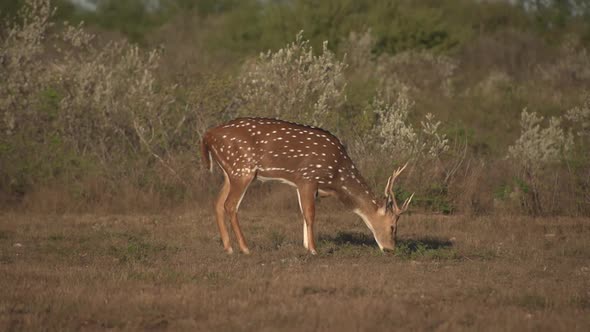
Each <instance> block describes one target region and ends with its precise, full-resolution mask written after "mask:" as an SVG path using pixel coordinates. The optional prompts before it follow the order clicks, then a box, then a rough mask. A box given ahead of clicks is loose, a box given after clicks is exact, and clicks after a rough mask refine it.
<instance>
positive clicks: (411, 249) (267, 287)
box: [0, 199, 590, 331]
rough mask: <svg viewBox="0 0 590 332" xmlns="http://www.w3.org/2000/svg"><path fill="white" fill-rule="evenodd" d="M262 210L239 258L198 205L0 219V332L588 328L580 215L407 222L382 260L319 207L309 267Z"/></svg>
mask: <svg viewBox="0 0 590 332" xmlns="http://www.w3.org/2000/svg"><path fill="white" fill-rule="evenodd" d="M269 201H270V199H266V200H264V201H263V202H262V203H260V202H254V201H253V200H246V201H245V206H244V207H243V208H242V212H241V216H242V227H243V229H244V231H245V235H246V239H247V240H249V242H250V246H251V249H253V250H252V251H253V254H252V255H250V256H244V255H241V254H236V255H233V256H228V255H225V254H224V253H223V251H222V248H221V245H220V243H219V240H218V234H217V230H216V226H215V225H214V221H213V217H212V213H211V209H210V208H201V209H195V210H194V211H192V212H190V213H174V214H172V213H171V214H163V215H64V216H61V215H51V216H45V215H32V214H8V213H4V214H2V215H0V275H2V278H0V330H4V331H11V330H102V329H115V330H130V329H131V330H135V329H150V330H151V329H154V330H171V331H175V330H203V331H210V330H231V331H236V330H256V331H258V330H271V331H275V330H296V331H302V330H304V331H309V330H392V329H407V330H417V329H419V330H522V329H528V330H580V331H582V330H586V331H587V330H588V329H589V328H590V291H589V290H590V259H589V258H590V243H589V242H588V238H589V236H590V221H589V220H587V219H573V218H547V219H532V218H523V217H517V218H511V217H498V218H492V217H482V218H468V217H461V216H455V217H443V216H429V215H411V216H407V217H404V219H403V220H402V226H401V228H400V230H399V235H400V236H401V240H402V241H401V243H400V245H399V250H398V252H397V253H396V254H395V255H383V254H382V253H381V252H380V251H379V250H378V248H377V246H376V245H375V244H374V242H373V240H372V239H371V238H370V237H369V232H368V230H367V229H366V227H365V226H364V225H362V223H361V222H360V221H359V220H358V218H357V217H356V216H354V215H353V214H349V213H346V214H345V213H342V212H337V210H336V209H331V208H330V206H327V205H329V203H328V204H327V202H326V201H323V202H322V203H321V204H320V208H319V216H318V233H319V241H318V249H319V252H320V254H319V256H317V257H311V256H309V255H307V254H305V250H304V249H303V247H302V245H301V242H302V239H301V228H302V227H301V222H300V219H301V218H300V216H299V214H298V213H297V212H296V211H294V209H291V208H286V209H279V210H275V212H269V210H271V209H270V206H268V205H265V204H268V203H269ZM253 203H254V204H256V205H259V207H262V208H266V209H260V208H256V209H255V208H253ZM260 205H262V206H260ZM265 210H266V211H267V212H263V211H265Z"/></svg>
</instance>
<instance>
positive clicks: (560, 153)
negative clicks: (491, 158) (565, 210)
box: [508, 109, 574, 214]
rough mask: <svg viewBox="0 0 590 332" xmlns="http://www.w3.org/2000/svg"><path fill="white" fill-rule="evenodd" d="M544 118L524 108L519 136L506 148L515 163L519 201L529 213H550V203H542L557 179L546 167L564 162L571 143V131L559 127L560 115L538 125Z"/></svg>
mask: <svg viewBox="0 0 590 332" xmlns="http://www.w3.org/2000/svg"><path fill="white" fill-rule="evenodd" d="M543 120H544V118H543V117H542V116H539V115H537V114H536V113H535V112H531V113H529V112H527V110H526V109H524V110H523V111H522V114H521V119H520V126H521V135H520V137H519V138H518V139H517V140H516V142H515V143H514V145H512V146H510V147H509V148H508V157H509V158H510V159H512V160H513V161H514V162H515V163H516V164H517V165H518V167H517V170H518V174H517V181H516V183H517V189H518V190H519V191H521V192H523V193H524V195H521V196H520V199H521V203H522V205H523V207H524V208H525V209H526V211H527V212H528V213H531V214H542V213H547V212H549V209H550V208H551V207H552V206H550V205H549V204H545V203H546V202H547V201H548V200H550V198H551V197H554V195H555V192H556V189H555V188H556V182H557V181H558V178H557V176H554V177H553V178H550V173H549V169H550V167H551V166H557V165H558V164H559V163H560V162H562V161H564V160H565V158H566V154H567V153H568V152H569V151H570V150H571V149H572V148H573V144H574V142H573V135H572V133H571V132H566V131H565V130H564V129H563V128H561V119H560V118H557V117H553V118H551V119H550V120H549V123H548V125H547V127H545V128H542V127H541V123H542V122H543ZM554 169H555V168H554ZM554 174H557V173H554ZM552 212H555V211H552Z"/></svg>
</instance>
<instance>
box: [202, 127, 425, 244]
mask: <svg viewBox="0 0 590 332" xmlns="http://www.w3.org/2000/svg"><path fill="white" fill-rule="evenodd" d="M201 153H202V156H203V160H204V164H205V166H206V167H207V168H208V169H209V170H210V171H211V172H213V163H212V160H213V161H215V162H216V163H217V165H218V166H219V168H221V171H222V173H223V177H224V182H223V186H222V188H221V190H220V192H219V196H218V197H217V200H216V201H215V203H214V209H215V217H216V221H217V226H218V228H219V233H220V236H221V242H222V243H223V248H224V250H225V251H226V252H227V253H228V254H231V253H233V249H232V246H231V243H230V238H229V233H228V230H227V227H226V214H227V215H229V219H230V223H231V226H232V228H233V232H234V234H235V237H236V240H237V242H238V245H239V248H240V250H241V252H242V253H244V254H249V253H250V250H249V249H248V245H247V244H246V240H245V239H244V234H243V233H242V230H241V228H240V223H239V221H238V209H239V207H240V203H241V202H242V199H243V198H244V195H245V193H246V190H247V189H248V187H249V186H250V184H251V183H252V181H253V180H254V179H258V180H261V181H267V180H276V181H280V182H283V183H286V184H288V185H291V186H293V187H295V188H296V191H297V199H298V202H299V208H300V210H301V214H302V216H303V246H304V247H305V249H306V250H307V251H308V252H309V253H310V254H312V255H316V254H317V251H316V242H315V239H314V222H315V202H316V199H317V197H318V196H319V195H322V196H336V197H337V198H338V199H339V200H340V201H341V202H343V203H344V204H345V205H346V206H349V207H351V208H352V211H353V212H354V213H356V214H357V215H358V216H360V217H361V219H362V220H363V221H364V223H365V224H366V226H367V227H368V228H369V230H370V231H371V232H372V234H373V237H374V238H375V241H376V242H377V245H378V246H379V248H380V249H381V251H392V250H394V248H395V242H396V236H397V223H398V220H399V218H400V216H401V215H402V214H403V213H404V212H406V211H407V210H408V207H409V205H410V202H411V201H412V198H413V197H414V194H412V195H411V196H410V197H409V198H407V199H406V200H405V201H404V203H403V204H402V205H401V207H400V206H399V205H398V204H397V201H396V199H395V194H394V190H393V185H394V183H395V181H396V179H397V177H398V176H399V175H400V173H402V171H403V170H404V169H405V168H406V166H407V165H408V164H407V163H406V164H405V165H404V166H403V167H400V168H397V169H396V170H395V171H393V174H392V175H391V176H390V177H389V178H388V180H387V184H386V186H385V197H384V198H383V199H378V198H377V197H376V196H375V195H374V194H373V193H372V191H371V190H370V188H369V186H368V185H367V183H366V181H365V180H364V178H363V177H362V176H361V174H360V172H359V171H358V169H357V168H356V167H355V165H354V163H353V161H352V160H351V159H350V157H349V156H348V154H347V152H346V149H345V147H344V145H343V144H342V143H341V142H340V140H339V139H338V138H336V137H335V136H334V135H332V134H331V133H330V132H328V131H326V130H324V129H321V128H318V127H314V126H309V125H302V124H297V123H293V122H288V121H284V120H279V119H272V118H255V117H245V118H237V119H234V120H231V121H229V122H227V123H224V124H221V125H219V126H217V127H214V128H211V129H209V130H208V131H207V132H205V134H204V135H203V139H202V141H201Z"/></svg>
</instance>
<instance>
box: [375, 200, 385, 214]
mask: <svg viewBox="0 0 590 332" xmlns="http://www.w3.org/2000/svg"><path fill="white" fill-rule="evenodd" d="M377 213H378V214H379V215H380V216H384V215H385V214H386V213H387V200H384V201H383V204H381V206H379V209H377Z"/></svg>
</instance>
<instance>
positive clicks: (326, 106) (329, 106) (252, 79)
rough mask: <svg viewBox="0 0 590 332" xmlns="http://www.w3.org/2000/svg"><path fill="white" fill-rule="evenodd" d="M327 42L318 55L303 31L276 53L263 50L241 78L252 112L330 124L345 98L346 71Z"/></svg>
mask: <svg viewBox="0 0 590 332" xmlns="http://www.w3.org/2000/svg"><path fill="white" fill-rule="evenodd" d="M344 69H345V64H344V63H342V62H340V61H338V60H337V59H336V57H335V55H334V54H333V53H332V52H330V51H329V50H328V47H327V43H324V45H323V48H322V54H321V55H314V54H313V49H312V47H311V46H310V45H309V41H307V40H304V39H303V32H300V33H299V34H297V37H296V38H295V41H294V42H293V43H291V44H289V45H287V46H286V47H285V48H282V49H280V50H278V51H276V52H271V51H268V52H266V53H262V54H261V55H260V56H259V58H258V59H257V60H256V61H254V63H252V64H250V65H248V66H247V67H246V69H245V70H244V73H243V74H242V76H241V78H240V83H241V90H242V98H243V99H244V102H245V104H246V105H245V110H247V111H248V114H255V115H258V116H268V117H278V118H283V119H287V120H293V121H296V122H301V123H305V122H308V123H311V124H313V125H316V126H321V125H327V124H329V120H330V117H334V116H335V115H336V114H337V113H336V112H337V111H338V108H339V106H340V105H342V103H343V102H344V100H345V97H344V94H343V91H344V83H343V77H342V75H343V71H344Z"/></svg>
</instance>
